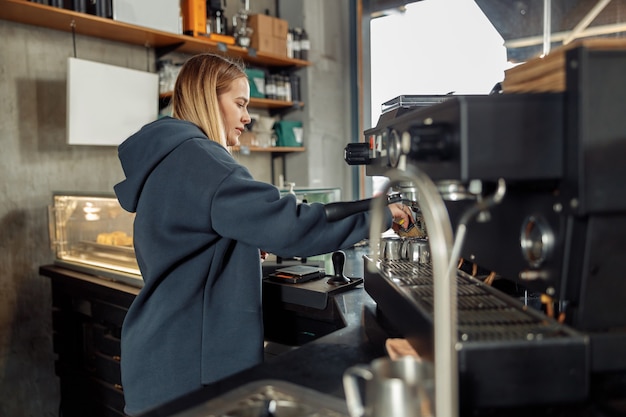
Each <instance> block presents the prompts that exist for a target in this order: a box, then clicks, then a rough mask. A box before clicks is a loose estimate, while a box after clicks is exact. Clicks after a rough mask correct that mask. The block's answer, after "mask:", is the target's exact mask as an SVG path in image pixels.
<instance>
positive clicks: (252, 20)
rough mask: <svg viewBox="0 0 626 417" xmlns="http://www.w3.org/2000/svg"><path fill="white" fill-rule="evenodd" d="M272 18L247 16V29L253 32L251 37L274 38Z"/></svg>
mask: <svg viewBox="0 0 626 417" xmlns="http://www.w3.org/2000/svg"><path fill="white" fill-rule="evenodd" d="M273 20H274V17H272V16H268V15H265V14H253V15H250V16H248V27H249V28H251V29H252V30H253V32H252V36H255V35H258V36H260V37H272V36H274V25H273Z"/></svg>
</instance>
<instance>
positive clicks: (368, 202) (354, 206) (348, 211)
mask: <svg viewBox="0 0 626 417" xmlns="http://www.w3.org/2000/svg"><path fill="white" fill-rule="evenodd" d="M372 200H373V199H372V198H366V199H364V200H356V201H338V202H335V203H328V204H325V205H324V212H325V213H326V219H327V220H328V221H329V222H336V221H337V220H341V219H345V218H346V217H348V216H351V215H353V214H356V213H361V212H363V211H368V210H370V209H371V207H372ZM399 201H402V196H401V195H400V194H399V193H396V194H389V195H388V196H387V204H391V203H397V202H399Z"/></svg>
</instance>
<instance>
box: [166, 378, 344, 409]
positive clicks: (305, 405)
mask: <svg viewBox="0 0 626 417" xmlns="http://www.w3.org/2000/svg"><path fill="white" fill-rule="evenodd" d="M257 416H258V417H261V416H262V417H347V416H348V411H347V408H346V405H345V401H342V400H341V399H339V398H336V397H332V396H330V395H327V394H322V393H321V392H318V391H315V390H312V389H310V388H306V387H303V386H300V385H296V384H292V383H290V382H286V381H279V380H270V379H265V380H259V381H255V382H251V383H249V384H246V385H242V386H241V387H239V388H236V389H234V390H232V391H229V392H227V393H226V394H224V395H221V396H219V397H216V398H214V399H212V400H209V401H207V402H206V403H202V404H200V405H198V406H196V407H194V408H192V409H189V410H186V411H184V412H182V413H178V414H176V415H175V416H172V417H257Z"/></svg>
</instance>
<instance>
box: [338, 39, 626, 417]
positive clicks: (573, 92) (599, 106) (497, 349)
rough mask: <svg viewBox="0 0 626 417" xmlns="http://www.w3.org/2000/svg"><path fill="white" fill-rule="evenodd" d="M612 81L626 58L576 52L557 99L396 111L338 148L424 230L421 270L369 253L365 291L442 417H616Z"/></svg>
mask: <svg viewBox="0 0 626 417" xmlns="http://www.w3.org/2000/svg"><path fill="white" fill-rule="evenodd" d="M623 74H626V51H623V50H621V51H618V50H592V49H586V48H584V47H579V48H574V49H571V50H569V51H566V54H565V76H566V90H565V91H564V92H556V93H548V92H545V93H523V94H521V93H520V94H506V93H505V94H492V95H485V96H439V97H431V98H428V99H425V98H423V97H419V96H401V97H398V98H396V99H394V100H392V101H390V102H388V103H386V104H387V105H388V106H387V107H388V109H387V110H386V111H385V112H384V113H383V115H382V116H381V117H380V119H379V121H378V123H377V125H376V126H375V127H373V128H371V129H368V130H366V131H365V132H364V136H365V142H361V143H353V144H349V145H348V146H347V147H346V149H345V159H346V161H347V162H348V163H349V164H351V165H365V166H366V174H367V175H369V176H386V177H388V178H389V179H390V182H389V186H388V189H387V190H386V191H387V192H394V193H400V195H401V196H402V201H403V202H404V203H405V204H407V205H410V206H411V207H412V208H413V210H414V212H415V214H416V216H417V217H421V216H423V217H424V218H425V220H426V221H425V233H426V235H427V239H428V241H429V244H430V250H431V262H430V263H423V262H413V261H412V260H403V259H400V260H398V259H386V258H384V257H380V256H379V255H378V254H376V253H375V252H376V251H372V255H369V256H368V257H365V259H364V262H365V268H364V270H365V278H364V281H365V290H366V291H367V292H368V293H369V294H370V295H371V296H372V298H373V299H374V301H375V303H376V308H375V311H374V312H372V314H371V316H372V317H373V319H374V320H375V321H376V322H377V323H378V324H380V326H381V327H382V328H384V329H385V330H387V331H388V333H389V334H390V335H397V336H400V337H403V338H406V339H407V340H408V342H409V343H410V344H411V345H412V347H413V348H414V349H415V350H416V351H417V352H418V353H419V354H420V355H421V356H423V357H425V358H427V359H432V360H433V361H434V363H435V367H436V368H437V367H439V368H442V369H441V371H440V373H437V372H436V378H440V377H446V376H447V377H450V380H449V381H447V382H446V385H448V384H449V385H451V386H452V388H450V387H444V388H445V389H446V390H448V393H447V395H449V396H451V397H454V398H452V400H453V406H452V408H453V409H456V408H458V409H474V410H475V409H493V408H496V409H497V408H510V407H513V408H515V407H531V406H549V405H554V404H584V403H586V402H588V401H590V400H592V399H593V398H594V397H597V396H601V397H603V400H607V401H608V400H609V399H610V400H616V401H617V402H618V403H619V402H620V401H621V404H622V406H624V409H626V406H625V405H624V404H626V401H625V400H626V384H624V381H626V378H625V377H624V375H626V355H625V354H624V353H625V352H626V279H624V277H623V276H622V274H623V273H624V264H623V263H622V260H623V259H625V258H624V255H626V193H625V192H624V191H623V181H624V179H626V163H625V160H624V158H625V157H626V117H624V114H625V113H624V105H623V97H625V96H626V78H625V77H624V76H623ZM433 191H436V193H437V194H438V195H437V196H433V195H429V194H430V193H432V192H433ZM379 206H380V207H381V209H380V210H379V211H377V208H376V207H377V206H376V205H374V210H373V215H372V217H373V219H372V224H373V225H376V224H377V223H376V222H379V221H380V222H382V215H379V214H377V213H378V212H380V213H382V207H383V206H384V203H383V202H381V203H380V205H379ZM442 225H443V226H442ZM446 225H448V226H447V228H446ZM438 229H441V230H438ZM379 233H380V230H378V229H376V227H374V226H373V231H372V235H371V237H370V246H372V245H374V246H376V245H378V244H379V243H380V242H379V241H378V236H379ZM372 241H373V243H372ZM438 252H441V253H443V255H441V256H440V258H441V259H442V260H440V261H439V265H438V266H437V265H435V262H436V258H437V256H438V255H437V253H438ZM438 285H439V286H440V287H438ZM444 293H447V294H444ZM442 297H443V298H442ZM440 300H444V301H443V302H444V303H448V305H450V306H451V309H450V310H445V308H444V311H443V313H442V312H441V310H439V312H438V310H437V303H438V302H440ZM440 327H444V328H445V330H444V331H443V333H442V334H443V336H442V335H441V334H438V328H440ZM440 333H441V332H440ZM443 368H445V369H443ZM446 373H447V374H446ZM602 384H603V385H602ZM620 384H621V385H620ZM441 386H442V385H440V384H438V385H437V390H439V389H440V388H441ZM616 387H619V388H616ZM442 395H444V394H442ZM609 397H610V398H609ZM447 400H449V398H448V399H446V398H445V396H441V397H440V396H439V395H438V396H437V411H438V412H437V414H438V415H439V414H440V413H439V412H440V411H442V412H444V409H443V408H441V407H440V403H439V401H446V402H448V401H447ZM457 406H458V407H457ZM453 411H454V410H453Z"/></svg>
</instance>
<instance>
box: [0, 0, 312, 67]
mask: <svg viewBox="0 0 626 417" xmlns="http://www.w3.org/2000/svg"><path fill="white" fill-rule="evenodd" d="M0 19H4V20H10V21H13V22H18V23H24V24H27V25H33V26H41V27H45V28H48V29H56V30H61V31H65V32H72V31H74V32H75V33H77V34H80V35H86V36H93V37H97V38H102V39H108V40H111V41H117V42H124V43H128V44H132V45H141V46H145V47H146V48H155V49H157V50H158V49H163V50H175V51H177V52H183V53H189V54H198V53H203V52H222V53H227V54H228V55H230V56H233V57H237V58H240V59H242V60H244V61H245V62H247V63H251V64H259V65H266V66H274V67H306V66H308V65H310V62H308V61H303V60H300V59H291V58H287V57H286V56H280V55H275V54H269V53H265V52H256V51H254V50H252V49H250V50H249V49H246V48H241V47H239V46H233V45H226V44H224V43H220V42H215V41H211V40H209V39H203V38H195V37H191V36H185V35H177V34H174V33H169V32H163V31H159V30H155V29H151V28H146V27H142V26H136V25H131V24H128V23H124V22H118V21H115V20H111V19H105V18H102V17H98V16H93V15H90V14H85V13H78V12H74V11H71V10H66V9H61V8H57V7H52V6H46V5H43V4H38V3H32V2H29V1H26V0H0Z"/></svg>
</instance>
